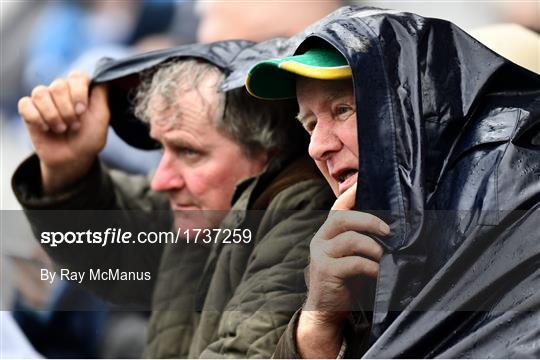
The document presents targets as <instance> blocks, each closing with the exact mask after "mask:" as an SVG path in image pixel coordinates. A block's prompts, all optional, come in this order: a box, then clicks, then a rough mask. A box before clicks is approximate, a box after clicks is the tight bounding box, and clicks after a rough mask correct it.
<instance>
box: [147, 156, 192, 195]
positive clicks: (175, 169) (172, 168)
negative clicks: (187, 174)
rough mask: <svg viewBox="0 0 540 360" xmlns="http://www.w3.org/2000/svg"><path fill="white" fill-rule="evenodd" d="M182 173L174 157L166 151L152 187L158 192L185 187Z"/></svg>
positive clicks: (153, 179)
mask: <svg viewBox="0 0 540 360" xmlns="http://www.w3.org/2000/svg"><path fill="white" fill-rule="evenodd" d="M181 172H182V171H181V169H180V167H179V166H178V164H176V161H175V157H174V155H173V154H170V153H169V152H168V151H167V150H165V151H164V153H163V156H162V157H161V161H160V162H159V166H158V168H157V170H156V173H155V174H154V177H153V178H152V182H151V184H150V187H151V188H152V190H154V191H158V192H164V191H170V190H175V189H180V188H182V187H183V186H184V179H183V177H182V174H181Z"/></svg>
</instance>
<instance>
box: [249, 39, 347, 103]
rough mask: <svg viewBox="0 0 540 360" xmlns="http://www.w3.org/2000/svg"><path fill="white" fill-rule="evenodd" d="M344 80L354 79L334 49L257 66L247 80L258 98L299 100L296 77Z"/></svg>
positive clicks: (261, 63)
mask: <svg viewBox="0 0 540 360" xmlns="http://www.w3.org/2000/svg"><path fill="white" fill-rule="evenodd" d="M297 76H303V77H307V78H312V79H318V80H342V79H349V78H351V76H352V71H351V67H350V66H349V64H348V63H347V60H346V59H345V58H344V57H343V55H341V53H339V52H338V51H337V50H336V49H334V48H328V47H325V48H313V49H309V50H307V51H306V52H305V53H303V54H300V55H295V56H289V57H285V58H281V59H271V60H266V61H261V62H259V63H258V64H255V65H254V66H253V67H252V68H251V69H250V70H249V72H248V74H247V78H246V89H247V91H248V92H249V93H250V94H251V95H253V96H255V97H256V98H259V99H265V100H280V99H292V98H295V97H296V77H297Z"/></svg>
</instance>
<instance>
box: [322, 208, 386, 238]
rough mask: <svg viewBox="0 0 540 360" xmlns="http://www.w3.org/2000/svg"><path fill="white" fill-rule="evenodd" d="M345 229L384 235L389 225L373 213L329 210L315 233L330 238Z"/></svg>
mask: <svg viewBox="0 0 540 360" xmlns="http://www.w3.org/2000/svg"><path fill="white" fill-rule="evenodd" d="M346 231H356V232H364V233H365V232H367V233H372V234H379V235H383V236H385V235H388V234H389V233H390V227H389V226H388V224H386V223H385V222H384V221H382V220H381V219H379V218H378V217H376V216H375V215H371V214H368V213H365V212H360V211H353V210H349V211H331V212H330V214H329V215H328V218H327V219H326V221H325V223H324V224H323V225H322V226H321V228H320V229H319V231H318V233H317V234H318V235H319V236H320V237H322V238H323V239H332V238H333V237H335V236H336V235H338V234H340V233H343V232H346Z"/></svg>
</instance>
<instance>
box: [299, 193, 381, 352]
mask: <svg viewBox="0 0 540 360" xmlns="http://www.w3.org/2000/svg"><path fill="white" fill-rule="evenodd" d="M355 197H356V185H354V186H352V187H351V188H349V189H348V190H347V191H345V192H344V193H343V194H342V195H341V196H339V198H338V199H337V200H336V202H335V203H334V206H333V207H332V211H331V212H330V214H329V216H328V218H327V220H326V222H325V223H324V224H323V225H322V226H321V228H320V229H319V231H318V232H317V233H316V234H315V236H314V238H313V240H312V241H311V246H310V265H309V292H308V297H307V300H306V303H305V305H304V309H303V310H302V312H301V314H300V319H299V322H298V328H297V332H296V341H297V345H298V351H299V353H300V355H301V356H302V357H303V358H335V357H336V356H337V355H338V353H339V350H340V347H341V344H342V327H343V323H344V320H345V318H346V317H347V315H348V314H349V312H350V310H351V307H352V302H353V291H351V290H352V288H354V294H358V293H360V294H361V293H362V287H363V285H364V284H363V282H364V281H365V280H366V279H368V278H376V277H377V274H378V272H379V264H378V262H379V260H380V258H381V256H382V255H383V249H382V247H381V246H380V245H379V244H378V243H377V242H376V241H375V240H373V239H372V238H370V237H369V236H367V235H365V234H366V233H372V234H378V235H388V234H389V232H390V228H389V227H388V225H387V224H386V223H385V222H383V221H382V220H381V219H379V218H377V217H376V216H373V215H370V214H367V213H362V212H358V211H352V210H350V209H352V208H353V206H354V201H355Z"/></svg>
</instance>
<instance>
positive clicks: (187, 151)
mask: <svg viewBox="0 0 540 360" xmlns="http://www.w3.org/2000/svg"><path fill="white" fill-rule="evenodd" d="M177 152H178V154H180V155H182V156H186V157H190V158H193V157H195V156H197V155H199V152H198V151H197V150H195V149H192V148H189V147H181V148H178V149H177Z"/></svg>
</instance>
